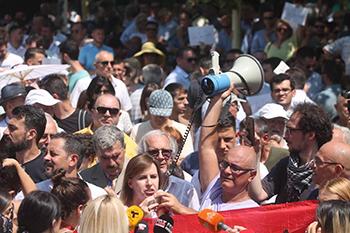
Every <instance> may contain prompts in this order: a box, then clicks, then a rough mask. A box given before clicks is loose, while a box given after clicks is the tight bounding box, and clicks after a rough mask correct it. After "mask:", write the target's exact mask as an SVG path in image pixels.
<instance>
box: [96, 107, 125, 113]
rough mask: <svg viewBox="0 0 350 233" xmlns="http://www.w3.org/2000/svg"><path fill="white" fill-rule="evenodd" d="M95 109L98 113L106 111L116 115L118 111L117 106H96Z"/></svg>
mask: <svg viewBox="0 0 350 233" xmlns="http://www.w3.org/2000/svg"><path fill="white" fill-rule="evenodd" d="M96 110H97V112H98V113H100V114H106V112H107V111H108V112H109V114H111V115H117V114H118V113H119V108H106V107H96Z"/></svg>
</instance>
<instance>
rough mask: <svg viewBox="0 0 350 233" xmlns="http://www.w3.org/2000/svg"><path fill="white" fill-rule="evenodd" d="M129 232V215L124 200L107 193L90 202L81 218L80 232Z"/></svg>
mask: <svg viewBox="0 0 350 233" xmlns="http://www.w3.org/2000/svg"><path fill="white" fill-rule="evenodd" d="M115 232H118V233H128V232H129V226H128V217H127V215H126V209H125V207H124V205H123V204H122V202H121V201H120V200H119V199H118V198H117V197H114V196H111V195H105V196H101V197H98V198H96V199H94V200H92V201H90V202H88V204H87V206H86V207H85V209H84V211H83V214H82V216H81V220H80V229H79V233H115Z"/></svg>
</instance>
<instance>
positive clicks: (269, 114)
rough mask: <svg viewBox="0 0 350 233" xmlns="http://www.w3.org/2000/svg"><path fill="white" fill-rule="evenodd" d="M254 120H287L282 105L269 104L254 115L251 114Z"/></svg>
mask: <svg viewBox="0 0 350 233" xmlns="http://www.w3.org/2000/svg"><path fill="white" fill-rule="evenodd" d="M253 117H254V118H260V117H262V118H265V119H273V118H277V117H281V118H284V119H286V120H288V119H289V118H288V114H287V111H286V110H284V108H283V107H282V105H280V104H275V103H269V104H265V105H264V106H262V107H261V108H260V109H259V110H258V111H257V112H256V113H254V114H253Z"/></svg>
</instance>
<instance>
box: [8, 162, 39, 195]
mask: <svg viewBox="0 0 350 233" xmlns="http://www.w3.org/2000/svg"><path fill="white" fill-rule="evenodd" d="M2 166H3V167H10V166H14V167H15V168H16V171H17V174H18V177H19V180H20V182H21V186H22V192H23V194H24V196H26V195H27V194H29V193H30V192H32V191H35V190H37V187H36V185H35V183H34V181H33V180H32V178H30V176H29V175H28V174H27V173H26V172H25V170H24V169H23V168H22V167H21V165H20V164H19V163H18V161H17V160H15V159H9V158H8V159H4V161H3V162H2Z"/></svg>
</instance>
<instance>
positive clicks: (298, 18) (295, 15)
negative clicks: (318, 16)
mask: <svg viewBox="0 0 350 233" xmlns="http://www.w3.org/2000/svg"><path fill="white" fill-rule="evenodd" d="M307 15H308V9H307V8H305V7H302V6H300V5H295V4H291V3H288V2H286V3H285V4H284V8H283V13H282V16H281V18H282V19H284V20H286V21H288V23H289V24H290V25H291V26H292V27H293V28H297V27H298V25H302V26H305V23H306V17H307Z"/></svg>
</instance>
